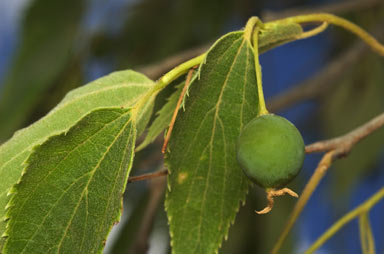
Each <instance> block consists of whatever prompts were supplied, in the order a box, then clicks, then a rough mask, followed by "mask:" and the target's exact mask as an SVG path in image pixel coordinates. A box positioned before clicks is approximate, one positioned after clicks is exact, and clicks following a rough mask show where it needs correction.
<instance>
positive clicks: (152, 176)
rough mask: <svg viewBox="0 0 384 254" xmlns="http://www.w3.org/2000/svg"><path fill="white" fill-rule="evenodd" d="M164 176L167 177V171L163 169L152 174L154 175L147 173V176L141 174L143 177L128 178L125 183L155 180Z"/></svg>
mask: <svg viewBox="0 0 384 254" xmlns="http://www.w3.org/2000/svg"><path fill="white" fill-rule="evenodd" d="M166 175H168V170H167V169H163V170H159V171H157V172H154V173H148V174H143V175H139V176H131V177H129V178H128V182H127V183H132V182H137V181H143V180H148V179H152V178H157V177H159V176H166Z"/></svg>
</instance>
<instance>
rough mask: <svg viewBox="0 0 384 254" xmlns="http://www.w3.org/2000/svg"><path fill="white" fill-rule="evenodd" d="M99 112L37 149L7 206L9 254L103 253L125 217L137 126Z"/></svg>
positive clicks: (114, 113)
mask: <svg viewBox="0 0 384 254" xmlns="http://www.w3.org/2000/svg"><path fill="white" fill-rule="evenodd" d="M130 112H131V110H130V109H119V108H118V109H116V108H106V109H98V110H95V111H93V112H91V113H90V114H89V115H87V116H85V117H84V118H83V119H81V120H80V121H79V122H78V123H77V124H76V125H74V126H73V127H71V128H70V129H69V131H68V132H64V133H62V134H60V135H57V136H53V137H50V138H49V139H48V140H47V141H46V142H44V143H43V144H41V145H38V146H36V147H35V148H34V152H33V153H32V154H31V156H30V157H29V158H28V160H27V163H26V164H27V167H26V170H25V171H24V173H23V176H22V177H21V181H20V182H19V183H18V184H17V185H16V186H15V187H14V188H13V189H12V192H13V193H15V195H13V197H12V199H11V201H10V202H9V204H8V207H9V208H8V209H9V210H8V212H7V218H8V219H9V221H8V223H7V229H6V235H7V241H6V243H5V245H4V249H3V251H4V253H41V252H44V253H96V252H101V250H102V248H103V246H104V245H103V242H104V241H105V239H106V236H107V234H108V233H109V231H110V230H111V228H112V226H113V224H114V223H116V222H117V221H118V220H119V218H120V210H121V203H122V194H123V192H124V189H125V185H126V181H127V177H128V174H129V171H130V168H131V165H132V160H133V155H134V145H135V138H136V128H135V124H134V119H132V118H131V113H130Z"/></svg>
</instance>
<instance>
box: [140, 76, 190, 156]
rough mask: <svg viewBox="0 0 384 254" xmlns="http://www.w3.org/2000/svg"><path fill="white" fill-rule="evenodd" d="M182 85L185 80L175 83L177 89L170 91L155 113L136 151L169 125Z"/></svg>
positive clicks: (150, 141)
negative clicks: (154, 117) (170, 93)
mask: <svg viewBox="0 0 384 254" xmlns="http://www.w3.org/2000/svg"><path fill="white" fill-rule="evenodd" d="M184 85H185V82H182V83H180V84H179V85H177V86H176V87H177V90H176V91H175V92H173V93H172V95H171V96H170V97H169V98H168V99H167V102H166V103H165V104H164V106H163V107H162V108H161V109H160V110H159V111H158V112H157V113H156V115H157V117H156V119H155V120H154V121H153V123H152V124H151V126H150V127H149V128H148V133H147V135H146V136H145V139H144V141H143V142H142V143H141V144H140V145H139V146H138V147H137V148H136V150H137V151H140V150H142V149H144V148H145V147H146V146H147V145H149V144H150V143H152V142H153V141H154V140H155V139H156V138H157V136H159V135H160V133H161V132H162V131H163V130H164V129H165V128H167V127H168V126H169V123H170V122H171V120H172V115H173V112H174V111H175V108H176V106H177V101H178V100H179V97H180V94H181V91H182V90H183V87H184Z"/></svg>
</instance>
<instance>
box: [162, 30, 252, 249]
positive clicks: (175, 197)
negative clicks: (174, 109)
mask: <svg viewBox="0 0 384 254" xmlns="http://www.w3.org/2000/svg"><path fill="white" fill-rule="evenodd" d="M257 105H258V104H257V89H256V80H255V69H254V62H253V52H252V49H251V48H250V45H249V43H248V42H247V41H245V40H244V38H243V33H242V32H234V33H229V34H227V35H226V36H224V37H222V38H221V39H220V40H219V41H217V42H216V43H215V45H214V46H213V48H212V49H211V50H210V51H209V53H208V55H207V58H206V62H205V64H203V65H202V67H201V69H200V79H195V80H194V82H193V83H192V84H191V87H190V97H189V98H188V100H187V101H186V105H185V106H186V111H185V112H180V114H179V116H178V119H177V120H176V123H175V127H174V131H173V133H172V138H171V140H170V143H169V149H170V152H168V153H167V159H166V162H167V164H168V166H169V170H170V175H169V178H168V185H169V186H168V192H167V198H166V209H167V214H168V220H169V223H170V234H171V238H172V240H171V245H172V247H173V253H183V254H188V253H216V252H217V251H218V248H219V246H220V245H221V242H222V239H223V238H224V237H225V236H226V235H227V232H228V229H229V226H230V224H231V223H232V222H233V221H234V218H235V215H236V213H237V211H238V209H239V205H240V202H242V201H244V199H245V195H246V192H247V186H248V180H247V179H246V177H245V176H244V174H243V173H242V171H241V169H240V167H239V165H238V163H237V161H236V152H235V144H236V140H237V137H238V135H239V132H240V130H241V128H242V127H243V126H244V125H245V124H246V123H247V122H249V121H250V120H251V119H252V118H253V117H255V116H256V112H257Z"/></svg>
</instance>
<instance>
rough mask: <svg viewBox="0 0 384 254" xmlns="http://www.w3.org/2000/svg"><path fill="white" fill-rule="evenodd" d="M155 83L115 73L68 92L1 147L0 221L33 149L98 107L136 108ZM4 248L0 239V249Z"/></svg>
mask: <svg viewBox="0 0 384 254" xmlns="http://www.w3.org/2000/svg"><path fill="white" fill-rule="evenodd" d="M153 84H154V83H153V82H152V81H151V80H149V79H148V78H146V77H145V76H144V75H142V74H139V73H136V72H133V71H120V72H115V73H113V74H110V75H108V76H106V77H104V78H100V79H98V80H96V81H94V82H91V83H89V84H88V85H86V86H83V87H80V88H78V89H75V90H73V91H71V92H70V93H68V95H67V96H66V97H65V98H64V99H63V101H62V102H61V103H60V104H59V105H57V106H56V107H55V108H54V109H53V110H52V111H51V112H50V113H49V114H48V115H46V116H45V117H44V118H42V119H40V120H39V121H37V122H36V123H34V124H32V125H31V126H29V127H28V128H25V129H22V130H20V131H18V132H16V133H15V135H14V136H13V137H12V138H11V139H10V140H9V141H8V142H6V143H4V144H3V145H2V146H0V179H1V182H0V218H4V214H5V209H4V207H5V206H6V204H7V202H8V200H9V197H7V192H8V190H9V189H10V188H11V187H12V186H13V185H14V184H15V183H16V181H17V180H18V179H19V177H20V175H21V172H22V170H23V168H24V166H25V165H23V162H24V161H25V160H26V159H27V158H28V156H29V155H30V153H31V152H32V148H33V147H34V146H36V145H38V144H41V143H43V142H44V141H45V140H46V139H47V138H48V137H50V136H52V135H56V134H59V133H61V132H63V131H66V130H68V128H70V127H71V126H72V125H74V124H75V123H76V122H77V121H79V120H80V119H81V118H82V117H83V116H84V115H86V114H88V113H89V112H91V111H92V110H94V109H96V108H101V107H120V106H131V105H133V104H134V103H135V102H136V101H137V99H138V98H140V97H141V96H142V95H143V94H145V93H146V92H147V91H148V90H149V89H150V88H151V87H152V86H153ZM152 106H153V105H152V101H149V102H148V105H147V107H146V108H145V110H144V111H143V112H141V115H139V117H138V119H137V122H138V124H139V125H140V126H141V127H140V130H139V131H138V133H139V132H141V130H142V129H143V126H144V125H145V124H146V121H147V120H148V116H147V115H149V114H150V112H151V109H152ZM148 112H149V113H148ZM144 116H145V117H144ZM4 229H5V222H4V221H3V220H1V221H0V235H1V234H3V232H4ZM1 245H2V239H1V238H0V249H1Z"/></svg>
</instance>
